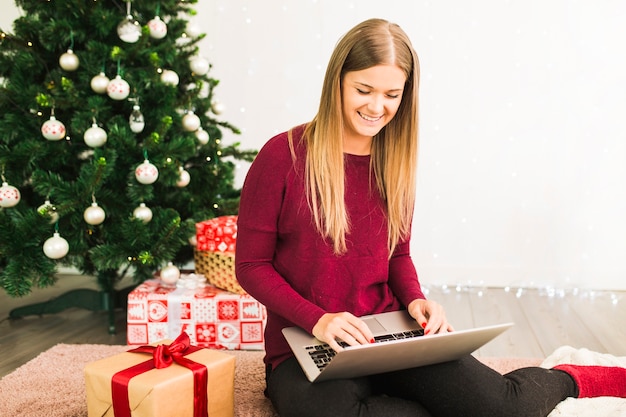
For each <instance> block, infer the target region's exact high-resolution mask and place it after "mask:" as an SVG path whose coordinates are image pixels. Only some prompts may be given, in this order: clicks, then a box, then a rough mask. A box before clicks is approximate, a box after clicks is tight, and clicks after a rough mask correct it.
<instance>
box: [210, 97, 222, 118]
mask: <svg viewBox="0 0 626 417" xmlns="http://www.w3.org/2000/svg"><path fill="white" fill-rule="evenodd" d="M211 110H212V111H213V113H215V114H217V115H220V114H222V113H224V105H223V104H222V103H220V102H219V101H217V100H213V102H212V103H211Z"/></svg>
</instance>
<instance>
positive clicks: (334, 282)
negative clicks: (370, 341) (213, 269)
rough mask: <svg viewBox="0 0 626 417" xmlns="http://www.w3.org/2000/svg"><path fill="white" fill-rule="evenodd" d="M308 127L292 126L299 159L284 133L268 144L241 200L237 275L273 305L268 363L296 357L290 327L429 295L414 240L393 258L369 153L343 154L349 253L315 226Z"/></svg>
mask: <svg viewBox="0 0 626 417" xmlns="http://www.w3.org/2000/svg"><path fill="white" fill-rule="evenodd" d="M302 132H303V126H300V127H298V128H296V129H294V143H295V144H296V155H297V158H296V160H295V163H294V161H293V159H292V156H291V152H290V150H289V145H288V141H287V133H286V132H285V133H281V134H279V135H277V136H275V137H274V138H272V139H270V140H269V141H268V142H267V143H266V144H265V146H263V148H262V149H261V150H260V152H259V154H258V156H257V157H256V159H255V161H254V162H253V164H252V165H251V167H250V170H249V171H248V175H247V177H246V180H245V182H244V186H243V189H242V193H241V203H240V207H239V217H238V231H237V249H236V257H235V259H236V274H237V279H238V280H239V282H240V284H241V286H242V287H243V288H244V289H245V290H246V291H248V293H249V294H250V295H252V296H253V297H254V298H256V299H257V300H258V301H259V302H261V303H262V304H264V305H265V306H266V308H267V310H268V320H267V326H266V329H265V350H266V357H265V362H266V363H267V364H270V365H272V367H273V368H275V367H276V366H277V365H278V364H279V363H281V362H282V361H283V360H285V359H287V358H289V357H290V356H292V353H291V350H290V349H289V346H288V345H287V342H286V341H285V339H284V337H283V335H282V333H281V329H283V328H284V327H288V326H294V325H296V326H300V327H302V328H303V329H305V330H306V331H308V332H309V333H310V332H311V331H312V329H313V326H314V325H315V324H316V323H317V321H318V320H319V319H320V317H321V316H322V315H323V314H324V313H326V312H340V311H349V312H351V313H352V314H354V315H356V316H362V315H365V314H373V313H378V312H385V311H392V310H398V309H401V308H403V306H406V305H408V304H409V303H410V302H411V301H413V300H414V299H416V298H425V297H424V294H423V293H422V291H421V288H420V284H419V281H418V278H417V273H416V271H415V266H414V265H413V261H412V260H411V257H410V254H409V239H407V240H405V241H402V242H400V244H399V245H398V246H397V248H396V250H395V253H394V255H393V256H392V257H391V259H389V257H388V249H387V222H386V216H385V208H384V207H385V206H384V201H383V200H382V199H381V197H380V195H379V193H378V192H376V191H375V190H376V186H375V184H376V182H375V181H374V178H373V174H372V173H371V172H370V166H369V164H370V157H369V156H356V155H350V154H346V155H345V202H346V209H347V211H348V216H349V219H350V222H351V232H350V234H349V235H347V236H346V243H347V247H348V251H347V253H345V254H344V255H341V256H337V255H335V254H334V253H333V250H332V245H331V244H329V243H328V242H326V241H325V240H324V239H323V238H322V237H321V236H320V234H319V233H318V232H317V230H316V228H315V225H314V222H313V220H312V214H311V211H310V209H309V205H308V203H307V201H306V195H305V189H304V163H305V152H306V149H305V146H304V145H303V144H300V138H301V135H302Z"/></svg>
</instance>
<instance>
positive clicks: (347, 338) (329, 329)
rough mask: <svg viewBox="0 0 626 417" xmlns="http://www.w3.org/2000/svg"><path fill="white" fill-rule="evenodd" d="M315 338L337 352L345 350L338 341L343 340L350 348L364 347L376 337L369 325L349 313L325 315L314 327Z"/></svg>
mask: <svg viewBox="0 0 626 417" xmlns="http://www.w3.org/2000/svg"><path fill="white" fill-rule="evenodd" d="M313 336H315V337H316V338H318V339H319V340H321V341H322V342H326V343H328V345H329V346H330V347H331V348H333V349H334V350H335V352H340V351H342V350H343V348H342V347H341V346H339V344H338V343H337V339H341V340H343V341H344V342H346V343H347V344H349V345H350V346H354V345H364V344H368V343H372V342H373V340H374V335H373V334H372V332H371V331H370V329H369V327H367V324H365V322H364V321H363V320H361V319H360V318H358V317H356V316H355V315H353V314H351V313H348V312H343V313H326V314H324V315H323V316H322V317H320V319H319V320H318V322H317V323H315V326H313Z"/></svg>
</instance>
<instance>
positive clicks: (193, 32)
mask: <svg viewBox="0 0 626 417" xmlns="http://www.w3.org/2000/svg"><path fill="white" fill-rule="evenodd" d="M185 32H186V33H187V36H189V37H190V38H197V37H198V36H200V35H201V34H202V30H201V29H200V26H198V25H196V24H191V25H188V26H187V30H186V31H185Z"/></svg>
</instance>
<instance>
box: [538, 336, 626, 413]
mask: <svg viewBox="0 0 626 417" xmlns="http://www.w3.org/2000/svg"><path fill="white" fill-rule="evenodd" d="M567 363H569V364H574V365H604V366H621V367H623V368H626V356H622V357H618V356H613V355H608V354H603V353H597V352H592V351H590V350H588V349H574V348H573V347H571V346H562V347H560V348H558V349H557V350H555V351H554V353H552V354H551V355H550V356H548V357H547V358H546V359H545V360H544V361H543V362H542V363H541V366H542V367H544V368H552V367H554V366H556V365H559V364H567ZM624 389H626V387H624ZM619 416H626V399H624V398H613V397H599V398H568V399H567V400H565V401H563V402H561V403H560V404H559V405H558V406H557V407H556V408H555V409H554V410H553V411H552V412H551V413H550V415H549V416H548V417H619Z"/></svg>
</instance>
